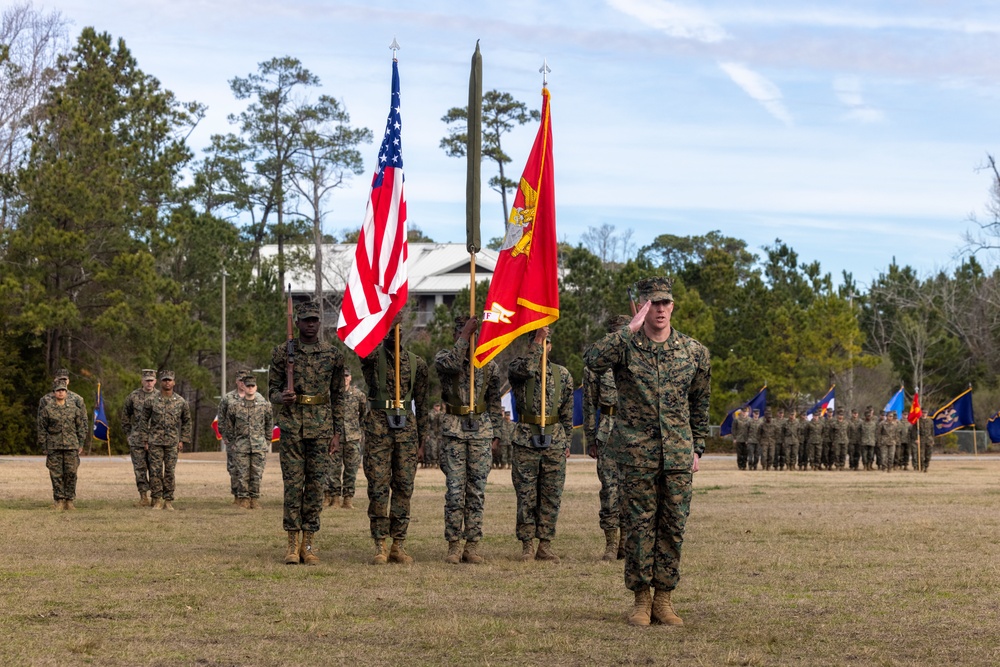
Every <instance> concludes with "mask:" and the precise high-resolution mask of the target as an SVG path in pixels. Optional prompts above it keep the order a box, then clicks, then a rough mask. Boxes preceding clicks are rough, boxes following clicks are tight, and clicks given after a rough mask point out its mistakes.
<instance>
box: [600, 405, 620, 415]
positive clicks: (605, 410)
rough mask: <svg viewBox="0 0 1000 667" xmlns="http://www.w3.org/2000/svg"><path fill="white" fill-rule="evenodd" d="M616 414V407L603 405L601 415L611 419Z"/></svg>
mask: <svg viewBox="0 0 1000 667" xmlns="http://www.w3.org/2000/svg"><path fill="white" fill-rule="evenodd" d="M616 412H618V409H617V408H616V407H615V406H614V405H602V406H601V414H602V415H607V416H608V417H610V416H612V415H613V414H615V413H616Z"/></svg>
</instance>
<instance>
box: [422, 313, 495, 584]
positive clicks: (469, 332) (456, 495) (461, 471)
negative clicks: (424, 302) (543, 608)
mask: <svg viewBox="0 0 1000 667" xmlns="http://www.w3.org/2000/svg"><path fill="white" fill-rule="evenodd" d="M478 325H479V321H478V320H477V319H476V318H469V317H459V318H456V319H455V332H454V333H455V344H454V345H453V346H452V347H450V348H445V349H443V350H440V351H438V353H437V354H436V355H435V356H434V369H435V370H436V371H437V374H438V377H439V378H440V380H441V398H442V399H443V401H444V415H443V416H442V418H441V427H442V428H441V438H442V446H441V453H440V455H439V460H440V465H441V472H443V473H444V477H445V489H446V490H445V496H444V539H445V540H447V542H448V554H447V555H446V556H445V562H446V563H449V564H452V565H457V564H458V563H459V562H464V563H471V564H474V565H478V564H480V563H482V562H483V556H482V554H481V553H480V551H479V541H480V540H481V539H482V538H483V508H484V507H485V502H486V479H487V477H488V476H489V474H490V470H491V468H492V467H493V453H494V452H495V451H497V449H498V447H499V444H500V437H501V435H502V426H501V423H502V422H503V407H502V406H501V405H500V370H499V369H498V368H497V365H496V363H495V362H493V361H488V362H486V364H484V365H483V367H482V368H477V369H476V370H475V373H474V374H473V383H474V394H473V396H472V397H471V400H470V396H469V346H470V341H471V339H472V336H473V335H474V334H475V332H476V328H477V327H478ZM470 402H471V404H472V408H471V411H470ZM462 540H465V547H464V548H463V547H462V544H461V541H462Z"/></svg>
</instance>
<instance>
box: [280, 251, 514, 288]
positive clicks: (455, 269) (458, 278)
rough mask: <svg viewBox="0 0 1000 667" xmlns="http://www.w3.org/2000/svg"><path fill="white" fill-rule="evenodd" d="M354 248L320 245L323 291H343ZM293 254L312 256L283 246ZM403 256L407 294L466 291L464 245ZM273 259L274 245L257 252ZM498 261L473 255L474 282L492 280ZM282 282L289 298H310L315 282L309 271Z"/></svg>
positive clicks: (494, 255)
mask: <svg viewBox="0 0 1000 667" xmlns="http://www.w3.org/2000/svg"><path fill="white" fill-rule="evenodd" d="M356 247H357V246H356V245H355V244H353V243H324V244H323V289H324V291H326V292H343V291H344V285H345V284H346V283H347V274H348V272H349V271H350V269H351V264H352V263H353V262H354V253H355V249H356ZM296 251H297V252H307V253H308V254H309V256H310V257H312V256H314V255H313V249H312V246H292V247H289V246H285V252H286V253H288V252H296ZM407 252H408V259H407V266H406V269H407V279H408V282H409V291H410V294H457V293H458V292H459V291H461V290H462V288H468V287H469V253H468V251H467V250H466V247H465V244H464V243H408V244H407ZM277 255H278V246H277V245H264V246H261V248H260V256H261V259H263V260H273V259H275V258H276V257H277ZM498 257H499V255H498V253H497V252H496V251H495V250H489V249H488V248H483V249H482V250H480V251H479V252H478V253H477V254H476V281H477V282H479V281H481V280H489V279H491V278H492V277H493V270H494V269H495V268H496V265H497V258H498ZM285 279H286V281H288V282H289V283H291V286H292V293H293V294H312V292H313V291H314V289H315V284H316V278H315V277H314V275H313V271H312V269H311V268H310V269H307V270H304V271H302V270H296V271H291V272H289V273H287V274H286V276H285Z"/></svg>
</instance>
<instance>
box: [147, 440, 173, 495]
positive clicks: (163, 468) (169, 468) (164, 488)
mask: <svg viewBox="0 0 1000 667" xmlns="http://www.w3.org/2000/svg"><path fill="white" fill-rule="evenodd" d="M146 454H147V455H148V456H149V497H150V498H152V499H153V500H156V499H158V498H163V499H164V500H173V499H174V490H175V488H176V484H175V480H174V472H175V471H176V470H177V445H176V444H175V445H153V444H151V445H150V446H149V450H148V451H147V452H146Z"/></svg>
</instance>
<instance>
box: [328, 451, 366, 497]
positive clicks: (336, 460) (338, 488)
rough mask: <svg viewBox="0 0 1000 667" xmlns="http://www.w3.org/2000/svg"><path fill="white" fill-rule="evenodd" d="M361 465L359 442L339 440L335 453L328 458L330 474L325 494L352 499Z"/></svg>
mask: <svg viewBox="0 0 1000 667" xmlns="http://www.w3.org/2000/svg"><path fill="white" fill-rule="evenodd" d="M360 465H361V441H360V440H341V442H340V447H338V448H337V452H336V453H335V454H334V455H333V456H331V457H330V474H329V476H328V477H327V482H326V492H327V493H328V494H329V495H331V496H344V497H345V498H353V497H354V492H355V491H356V486H357V483H358V467H359V466H360Z"/></svg>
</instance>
